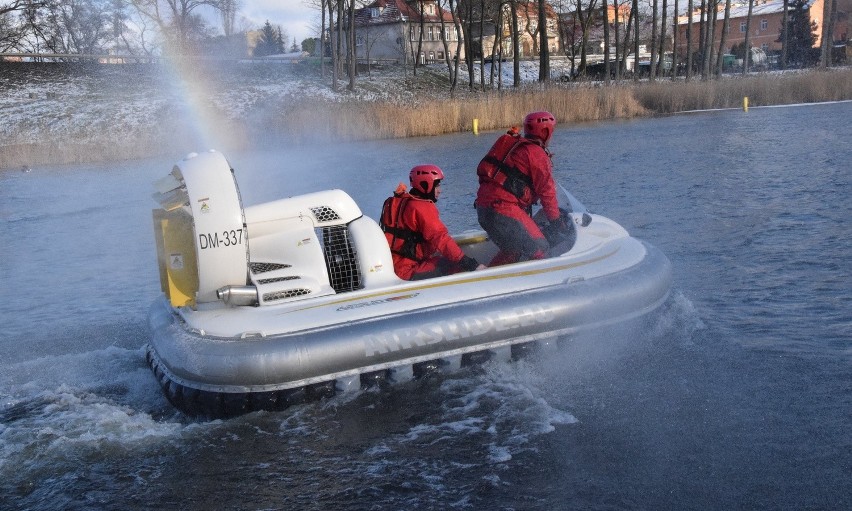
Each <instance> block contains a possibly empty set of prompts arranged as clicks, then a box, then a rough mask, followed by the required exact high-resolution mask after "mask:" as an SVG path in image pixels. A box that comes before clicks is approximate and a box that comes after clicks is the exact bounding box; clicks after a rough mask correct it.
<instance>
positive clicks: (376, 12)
mask: <svg viewBox="0 0 852 511" xmlns="http://www.w3.org/2000/svg"><path fill="white" fill-rule="evenodd" d="M370 17H371V18H378V17H379V8H378V7H371V8H370Z"/></svg>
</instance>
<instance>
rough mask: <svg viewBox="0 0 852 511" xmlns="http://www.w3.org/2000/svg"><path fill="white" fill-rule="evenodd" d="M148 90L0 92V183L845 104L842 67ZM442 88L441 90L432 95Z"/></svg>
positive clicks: (287, 76)
mask: <svg viewBox="0 0 852 511" xmlns="http://www.w3.org/2000/svg"><path fill="white" fill-rule="evenodd" d="M251 71H252V73H250V74H249V73H242V74H239V73H236V74H235V76H229V77H224V76H211V75H205V74H203V73H198V74H196V75H194V76H193V75H183V76H175V75H174V74H170V73H167V72H165V71H164V72H163V73H162V74H161V75H157V76H155V77H151V76H148V75H147V74H145V73H141V72H139V71H138V70H136V71H135V72H134V73H127V72H124V73H123V74H122V73H121V72H117V71H115V69H113V70H111V71H110V73H109V74H107V75H106V76H88V75H85V74H74V75H73V76H69V75H67V74H62V73H58V74H57V73H55V74H53V75H51V76H39V77H37V78H38V79H33V77H23V78H19V79H18V81H17V82H15V83H12V82H10V81H9V80H5V81H4V82H0V91H3V92H4V94H3V95H4V96H5V98H4V99H2V103H0V107H2V109H0V112H2V113H0V120H2V121H3V122H2V123H0V124H1V125H2V127H0V135H2V142H0V171H4V170H14V169H20V168H24V167H34V166H39V165H63V164H81V163H101V162H109V161H120V160H129V159H137V158H149V157H156V156H166V155H170V154H175V155H182V154H185V153H187V152H191V151H198V150H204V149H208V148H214V147H215V148H216V149H220V150H222V151H233V150H250V149H252V148H260V147H264V146H268V145H275V144H280V143H281V141H282V140H285V139H286V140H287V143H318V144H322V143H334V142H343V141H346V142H349V141H358V140H380V139H391V138H406V137H418V136H432V135H442V134H449V133H458V132H465V131H468V132H470V131H471V130H472V129H473V127H472V124H473V119H477V121H478V129H479V130H480V131H483V132H487V131H495V130H502V129H506V128H507V127H509V126H512V125H516V124H518V122H519V121H520V119H521V118H522V116H523V114H524V113H525V112H527V111H532V110H540V109H547V110H549V111H551V112H552V113H553V114H554V115H555V116H556V118H557V119H558V120H559V122H560V123H584V122H595V121H604V120H614V119H631V118H639V117H649V116H656V115H670V114H674V113H681V112H696V111H702V110H712V109H722V108H742V105H743V98H745V97H748V98H749V106H750V107H761V106H771V105H788V104H797V103H816V102H833V101H845V100H852V68H849V67H846V68H833V69H830V70H827V71H820V70H806V71H796V72H787V73H761V74H755V75H749V76H740V75H737V76H725V77H723V78H722V79H718V80H711V81H700V80H693V81H690V82H685V81H680V80H679V81H671V80H668V79H667V80H657V81H655V82H638V83H633V82H621V83H618V84H611V85H609V86H604V85H603V84H601V83H597V82H574V83H568V84H564V83H559V82H553V83H548V84H545V85H540V84H537V83H529V84H524V85H522V87H520V88H518V89H514V88H504V89H502V90H500V91H489V92H475V91H470V90H468V89H467V88H466V87H462V88H460V89H457V90H456V92H455V93H454V94H453V95H450V93H449V88H448V87H447V86H446V78H445V77H443V76H441V75H440V74H439V73H437V72H424V71H421V72H420V73H419V75H418V76H417V77H415V76H412V75H411V74H410V72H409V73H408V74H405V73H402V72H401V71H398V72H396V73H393V72H387V71H386V72H384V73H380V72H374V73H373V74H372V75H371V77H369V78H368V77H361V78H360V83H359V86H358V88H357V90H356V91H355V92H347V91H340V92H337V93H332V92H330V91H329V89H328V87H327V86H326V85H323V84H322V83H320V82H319V81H318V80H317V79H316V78H315V77H311V76H303V75H299V74H298V73H293V72H292V71H291V70H287V71H286V72H281V71H278V70H276V72H274V73H271V72H268V71H263V72H257V70H255V69H252V70H251ZM442 80H443V85H442Z"/></svg>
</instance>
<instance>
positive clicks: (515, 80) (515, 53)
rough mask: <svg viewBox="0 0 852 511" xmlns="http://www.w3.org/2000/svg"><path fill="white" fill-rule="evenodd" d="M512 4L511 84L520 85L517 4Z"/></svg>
mask: <svg viewBox="0 0 852 511" xmlns="http://www.w3.org/2000/svg"><path fill="white" fill-rule="evenodd" d="M511 6H512V65H513V68H512V71H513V73H512V74H513V75H514V76H513V77H512V86H513V87H520V86H521V55H520V53H521V33H520V31H519V30H518V6H517V5H515V2H514V1H513V2H512V3H511Z"/></svg>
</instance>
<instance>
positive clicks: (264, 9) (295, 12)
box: [240, 0, 320, 43]
mask: <svg viewBox="0 0 852 511" xmlns="http://www.w3.org/2000/svg"><path fill="white" fill-rule="evenodd" d="M309 1H310V0H242V2H241V3H242V7H241V9H240V14H242V16H243V17H245V18H246V19H247V20H248V21H249V22H250V23H251V24H252V25H253V26H254V27H255V28H260V27H262V26H263V24H264V23H266V20H269V23H271V24H272V26H274V27H278V26H280V27H281V28H282V29H283V30H284V31H285V32H287V35H288V37H289V39H290V40H289V41H287V43H290V42H292V41H293V38H294V37H295V38H296V41H297V42H298V43H301V42H302V40H303V39H307V38H308V37H316V35H317V34H316V33H315V31H316V30H317V28H318V27H319V14H320V13H319V9H318V8H316V7H308V6H307V5H306V4H307V3H308V2H309ZM317 3H318V2H317Z"/></svg>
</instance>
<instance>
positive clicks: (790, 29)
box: [779, 0, 819, 66]
mask: <svg viewBox="0 0 852 511" xmlns="http://www.w3.org/2000/svg"><path fill="white" fill-rule="evenodd" d="M782 29H783V26H782ZM816 31H817V25H816V22H814V21H811V14H810V2H809V1H808V0H793V1H792V2H791V5H790V14H789V15H788V17H787V59H788V60H789V61H790V62H794V63H797V64H799V65H801V66H810V65H813V64H814V63H815V62H816V60H817V58H818V56H819V54H818V52H817V51H815V50H814V49H813V47H814V41H816ZM782 33H783V30H782ZM779 41H780V39H779Z"/></svg>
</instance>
